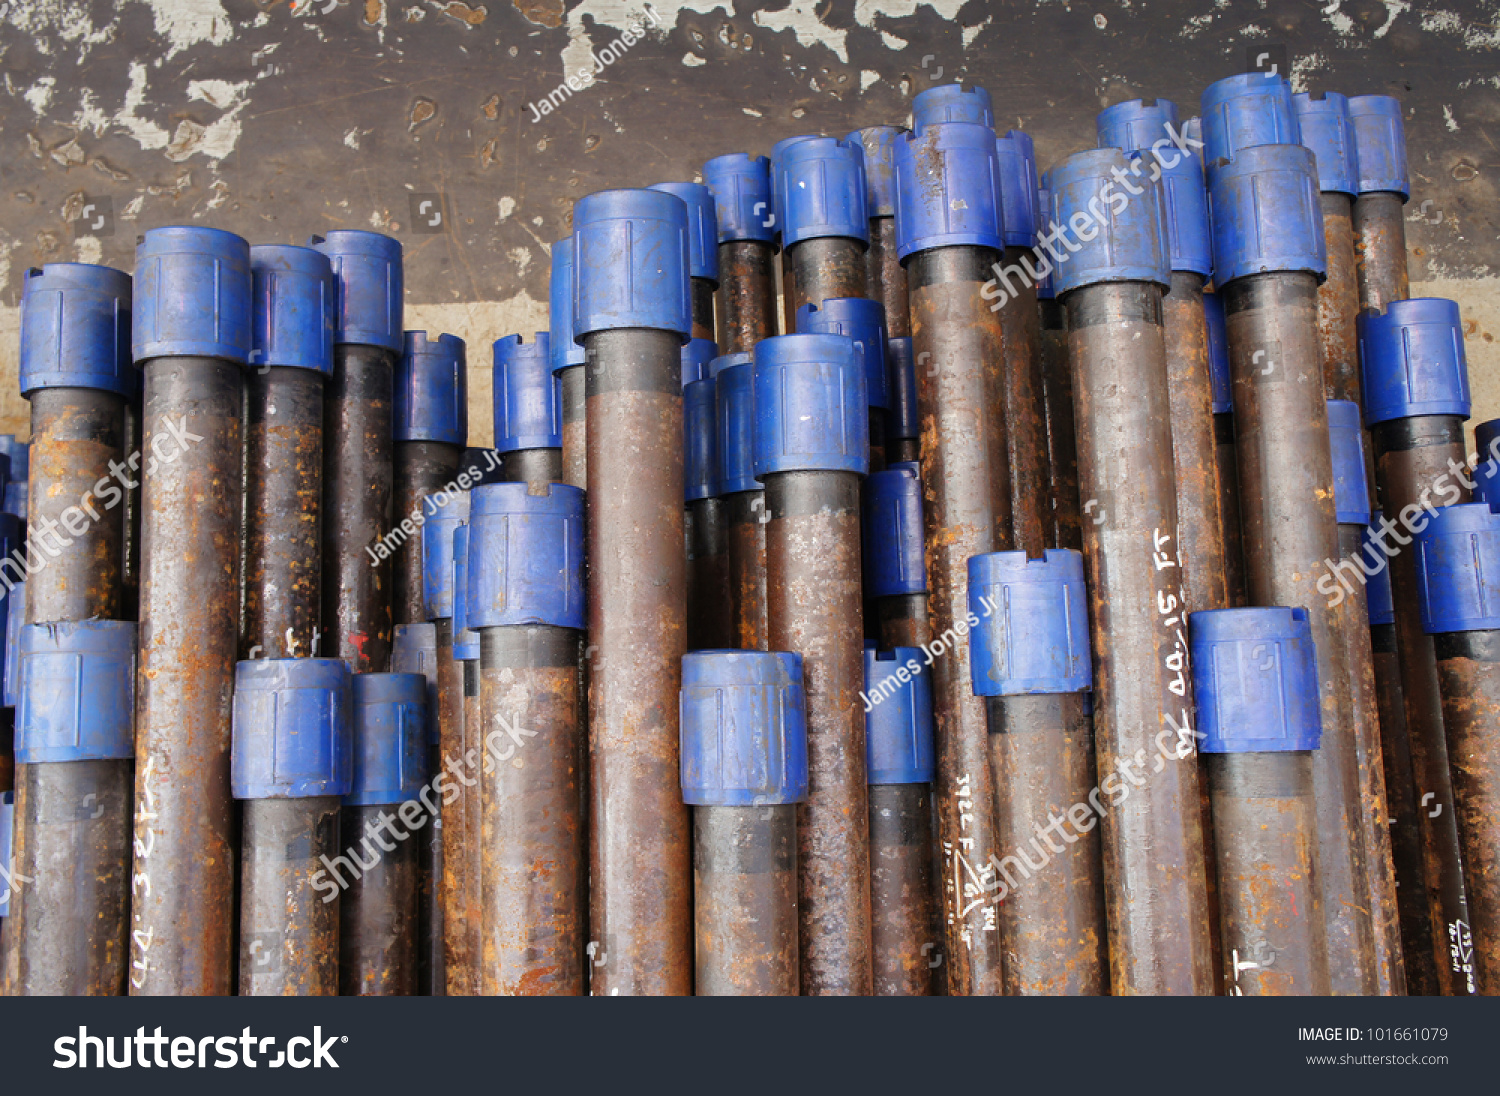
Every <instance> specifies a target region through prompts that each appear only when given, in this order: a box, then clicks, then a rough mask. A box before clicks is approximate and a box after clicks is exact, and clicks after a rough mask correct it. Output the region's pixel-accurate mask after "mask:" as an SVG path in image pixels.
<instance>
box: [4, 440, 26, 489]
mask: <svg viewBox="0 0 1500 1096" xmlns="http://www.w3.org/2000/svg"><path fill="white" fill-rule="evenodd" d="M0 453H4V454H5V455H6V456H7V457H9V458H10V478H11V480H13V481H15V480H24V479H26V477H27V476H29V475H30V474H31V443H30V442H27V441H17V440H16V436H15V435H14V434H0Z"/></svg>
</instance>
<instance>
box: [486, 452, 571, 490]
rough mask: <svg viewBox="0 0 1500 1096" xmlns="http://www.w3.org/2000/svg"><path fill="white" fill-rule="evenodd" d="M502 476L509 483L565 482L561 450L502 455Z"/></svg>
mask: <svg viewBox="0 0 1500 1096" xmlns="http://www.w3.org/2000/svg"><path fill="white" fill-rule="evenodd" d="M500 475H501V477H502V478H503V479H504V480H506V481H507V482H509V483H530V484H544V483H561V482H563V451H562V450H561V449H552V448H548V449H515V450H512V451H511V452H509V453H501V454H500Z"/></svg>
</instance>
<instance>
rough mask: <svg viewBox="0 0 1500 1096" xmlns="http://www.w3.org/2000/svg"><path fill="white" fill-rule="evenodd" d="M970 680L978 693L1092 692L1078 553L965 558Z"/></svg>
mask: <svg viewBox="0 0 1500 1096" xmlns="http://www.w3.org/2000/svg"><path fill="white" fill-rule="evenodd" d="M969 620H970V622H971V623H970V632H971V634H970V641H969V676H970V679H971V681H972V682H973V688H974V694H975V695H976V696H1020V695H1025V694H1037V693H1078V692H1083V691H1084V690H1085V689H1089V688H1092V687H1093V684H1094V668H1093V661H1092V658H1091V655H1090V652H1089V617H1088V593H1087V591H1086V590H1085V589H1084V584H1083V555H1082V554H1081V553H1079V552H1075V551H1073V550H1071V549H1066V548H1048V549H1047V550H1046V553H1045V554H1044V555H1043V556H1042V558H1040V559H1027V558H1026V553H1025V552H990V553H988V554H986V555H982V556H971V557H970V558H969Z"/></svg>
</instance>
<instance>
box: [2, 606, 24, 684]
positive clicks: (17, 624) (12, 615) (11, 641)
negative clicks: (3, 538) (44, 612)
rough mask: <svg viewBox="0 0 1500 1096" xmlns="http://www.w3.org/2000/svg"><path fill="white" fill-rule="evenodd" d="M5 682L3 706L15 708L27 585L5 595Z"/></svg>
mask: <svg viewBox="0 0 1500 1096" xmlns="http://www.w3.org/2000/svg"><path fill="white" fill-rule="evenodd" d="M5 606H6V610H5V682H4V688H3V696H0V700H3V701H4V704H3V706H4V707H6V708H14V707H15V706H16V701H17V700H18V699H20V695H21V629H22V628H23V627H25V625H26V583H24V582H18V583H16V585H15V587H14V588H13V589H12V590H11V591H10V592H9V593H8V594H6V595H5Z"/></svg>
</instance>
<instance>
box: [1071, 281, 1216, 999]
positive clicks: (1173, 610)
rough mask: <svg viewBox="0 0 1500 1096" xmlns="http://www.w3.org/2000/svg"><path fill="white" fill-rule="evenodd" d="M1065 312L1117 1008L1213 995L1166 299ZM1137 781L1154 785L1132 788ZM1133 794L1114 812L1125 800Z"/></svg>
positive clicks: (1086, 292) (1090, 304) (1137, 295)
mask: <svg viewBox="0 0 1500 1096" xmlns="http://www.w3.org/2000/svg"><path fill="white" fill-rule="evenodd" d="M1064 304H1065V306H1066V308H1067V312H1068V355H1069V358H1070V359H1071V360H1072V362H1073V408H1074V422H1075V425H1076V427H1077V440H1078V484H1079V495H1080V496H1081V497H1082V498H1083V499H1085V502H1084V504H1083V505H1084V510H1083V512H1084V515H1085V519H1086V520H1085V521H1084V522H1083V550H1084V561H1085V563H1086V564H1087V567H1088V576H1089V597H1090V608H1091V613H1090V617H1091V619H1092V622H1093V632H1092V636H1093V648H1094V737H1095V754H1096V764H1097V769H1098V772H1099V774H1100V781H1101V784H1100V787H1101V789H1102V790H1104V791H1107V792H1109V794H1110V799H1111V806H1110V809H1109V810H1108V811H1106V812H1105V813H1104V817H1103V823H1102V828H1103V842H1104V897H1105V905H1106V910H1107V912H1108V923H1109V938H1110V948H1109V955H1110V986H1111V992H1112V993H1114V994H1115V995H1126V994H1146V995H1162V994H1172V995H1203V994H1211V993H1213V992H1214V990H1215V989H1216V986H1215V983H1214V958H1213V954H1212V945H1211V937H1210V933H1209V927H1208V888H1207V882H1206V879H1205V875H1204V872H1205V866H1206V860H1205V857H1206V852H1205V849H1204V842H1203V829H1202V822H1201V801H1200V798H1199V791H1198V767H1197V762H1196V756H1197V751H1196V748H1195V746H1194V744H1193V740H1192V737H1191V728H1192V726H1193V696H1192V685H1191V682H1190V680H1189V675H1188V667H1187V628H1186V620H1185V618H1184V613H1183V605H1182V578H1181V567H1180V566H1179V565H1178V548H1177V538H1176V533H1177V528H1178V520H1177V491H1176V487H1175V483H1174V480H1173V467H1172V438H1171V431H1170V414H1171V400H1170V395H1169V393H1168V382H1167V366H1166V348H1165V345H1164V342H1163V333H1162V301H1161V290H1160V288H1159V287H1157V286H1153V285H1146V284H1143V283H1121V284H1117V285H1095V286H1089V287H1086V288H1083V289H1077V290H1074V291H1073V292H1071V293H1069V294H1068V295H1067V297H1066V298H1065V300H1064ZM1137 765H1138V766H1140V767H1141V768H1142V769H1143V770H1144V771H1143V772H1142V773H1141V774H1140V775H1139V776H1138V777H1135V778H1132V777H1131V776H1130V774H1131V773H1133V772H1134V771H1135V770H1134V768H1133V766H1137ZM1122 774H1124V775H1123V776H1122ZM1137 779H1138V780H1139V785H1138V786H1133V787H1131V789H1130V790H1129V791H1128V793H1127V794H1125V795H1124V796H1121V797H1120V798H1119V799H1118V800H1116V798H1115V796H1116V792H1115V791H1114V790H1113V789H1119V788H1125V787H1127V785H1126V784H1125V783H1122V780H1128V781H1130V783H1131V785H1135V781H1136V780H1137ZM1105 785H1111V787H1109V788H1106V787H1105Z"/></svg>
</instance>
